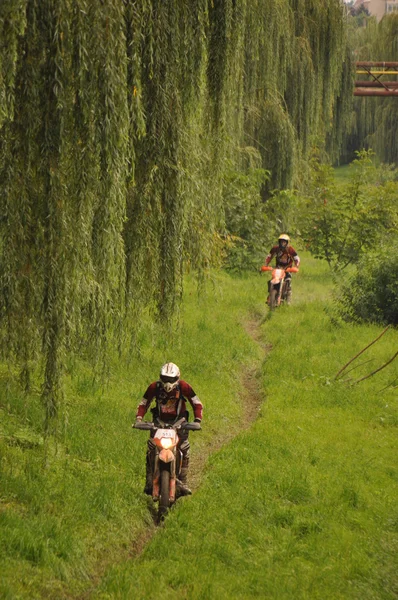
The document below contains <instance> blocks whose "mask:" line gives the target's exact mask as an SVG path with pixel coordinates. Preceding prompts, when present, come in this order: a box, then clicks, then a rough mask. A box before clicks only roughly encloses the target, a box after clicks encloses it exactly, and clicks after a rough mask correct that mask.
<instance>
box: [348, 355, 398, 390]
mask: <svg viewBox="0 0 398 600" xmlns="http://www.w3.org/2000/svg"><path fill="white" fill-rule="evenodd" d="M397 356H398V351H397V352H396V353H395V354H394V356H393V357H392V358H390V360H388V361H387V362H386V363H384V365H381V367H379V368H378V369H376V371H373V372H372V373H369V375H365V377H361V379H357V380H356V381H353V382H352V384H351V385H355V384H356V383H359V382H360V381H363V380H364V379H369V377H372V375H376V373H378V372H379V371H381V370H382V369H384V368H385V367H386V366H387V365H389V364H390V363H392V361H393V360H394V358H396V357H397Z"/></svg>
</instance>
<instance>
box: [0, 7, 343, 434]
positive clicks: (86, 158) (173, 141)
mask: <svg viewBox="0 0 398 600" xmlns="http://www.w3.org/2000/svg"><path fill="white" fill-rule="evenodd" d="M0 35H1V42H0V106H1V108H0V159H1V164H0V186H1V197H0V202H1V205H0V243H1V245H2V250H3V252H2V257H1V260H0V277H1V281H0V284H1V289H0V304H1V306H0V310H1V312H0V317H1V328H0V333H1V349H2V353H3V356H4V357H6V358H8V359H9V360H11V361H16V362H17V364H18V365H19V367H20V370H21V374H22V378H23V381H24V385H25V387H26V388H28V387H29V381H30V380H29V378H30V374H31V370H32V368H34V367H35V366H36V365H37V362H38V360H39V359H41V361H42V365H43V401H44V405H45V411H46V424H47V430H48V431H51V430H52V426H53V423H54V422H55V421H56V419H55V417H56V415H57V414H58V412H59V407H60V405H61V400H62V373H63V371H64V367H65V357H66V355H67V354H75V355H76V354H81V355H83V356H85V357H87V358H90V357H92V358H93V359H94V360H97V362H98V363H101V357H104V356H105V355H106V351H107V349H108V348H109V347H112V346H113V345H114V344H115V342H118V343H119V349H120V351H122V352H123V351H124V350H123V347H122V346H121V343H122V342H125V341H126V339H128V340H130V343H131V342H132V343H133V344H134V339H135V338H134V332H136V331H137V329H138V327H139V320H140V315H141V314H142V311H145V310H150V311H152V313H153V314H155V315H156V316H157V317H158V318H159V319H160V321H161V322H166V323H168V324H169V325H170V324H171V323H172V319H173V316H174V315H175V314H176V312H177V308H178V304H179V299H180V298H181V294H182V281H183V272H184V268H185V267H186V266H187V265H190V266H191V267H193V268H194V269H196V270H197V271H198V272H199V274H203V273H204V272H205V271H206V270H207V269H208V268H209V267H210V266H211V265H214V264H217V263H219V261H220V255H221V250H220V244H221V242H220V239H221V238H220V232H222V231H223V221H224V210H223V189H224V182H225V179H226V174H227V173H228V174H230V172H231V165H235V168H236V169H237V170H239V169H245V168H246V167H247V166H249V162H250V160H251V159H250V157H252V156H256V157H258V156H261V161H262V166H263V167H264V168H266V169H269V170H270V171H271V180H270V181H271V184H270V187H271V188H277V187H287V186H289V185H291V184H292V182H297V181H298V179H299V173H300V172H302V171H303V169H302V165H303V163H304V162H305V160H306V158H307V156H308V153H309V151H310V149H311V145H312V144H313V141H314V139H325V136H326V135H327V134H328V135H329V138H330V140H331V141H332V142H333V143H335V144H337V145H338V143H339V141H340V138H339V137H338V136H337V137H336V135H334V134H333V131H334V130H335V128H336V127H337V124H336V115H337V116H338V121H339V123H340V122H341V123H342V122H343V121H344V118H345V107H346V102H345V99H346V87H347V86H348V84H349V78H348V77H347V67H346V66H347V64H348V63H347V58H346V57H347V50H346V40H345V25H344V21H343V18H342V7H341V4H340V1H339V0H324V1H323V2H321V3H320V2H319V1H318V0H305V1H304V0H289V1H286V0H219V1H217V2H216V1H215V0H169V1H167V2H165V1H164V0H140V2H137V1H135V0H123V2H122V1H120V2H115V1H114V0H101V1H100V2H93V1H92V0H3V2H2V3H1V4H0ZM350 93H351V90H350ZM336 140H337V141H336ZM253 147H254V148H253Z"/></svg>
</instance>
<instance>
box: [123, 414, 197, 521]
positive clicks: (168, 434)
mask: <svg viewBox="0 0 398 600" xmlns="http://www.w3.org/2000/svg"><path fill="white" fill-rule="evenodd" d="M133 428H135V429H144V430H146V431H154V437H153V438H152V440H153V442H154V444H155V456H154V460H153V473H152V475H153V487H152V500H153V501H154V502H159V509H158V518H159V521H161V520H163V519H164V517H165V516H166V514H167V511H168V510H169V508H170V506H172V505H173V504H174V502H175V501H176V499H177V497H178V486H177V481H178V475H179V473H180V469H181V459H182V453H181V451H180V450H179V449H178V448H177V444H178V441H179V437H178V431H180V430H185V431H187V430H190V431H198V430H199V429H201V425H200V423H195V422H194V423H188V422H187V420H186V419H185V418H184V417H183V418H182V419H179V420H178V421H177V422H176V423H173V424H169V423H164V422H162V421H160V420H159V421H158V423H156V424H155V423H149V422H140V423H134V424H133Z"/></svg>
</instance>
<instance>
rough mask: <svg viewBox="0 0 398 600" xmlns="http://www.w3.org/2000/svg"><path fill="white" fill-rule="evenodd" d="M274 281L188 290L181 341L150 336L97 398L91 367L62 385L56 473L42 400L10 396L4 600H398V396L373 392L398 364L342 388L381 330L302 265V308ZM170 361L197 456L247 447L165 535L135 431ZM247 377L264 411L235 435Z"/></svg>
mask: <svg viewBox="0 0 398 600" xmlns="http://www.w3.org/2000/svg"><path fill="white" fill-rule="evenodd" d="M266 281H267V276H262V277H260V276H258V275H254V274H253V275H252V276H251V275H250V276H248V277H247V278H245V279H238V278H230V277H228V276H227V275H225V274H219V275H217V278H216V282H215V286H214V289H209V290H208V294H207V297H206V298H205V299H202V300H198V298H197V295H196V291H195V286H194V284H193V282H192V281H188V282H187V288H186V295H185V303H184V310H183V315H182V321H183V324H184V327H183V334H182V335H180V336H179V337H178V338H177V339H173V340H170V339H167V338H165V337H164V336H163V335H157V333H156V330H153V329H152V330H150V329H148V330H146V332H145V334H143V336H142V340H141V357H140V359H139V360H137V359H132V361H131V364H130V365H129V367H128V368H126V367H125V366H123V365H120V364H119V365H115V367H114V370H113V372H112V378H111V381H110V385H109V387H108V388H107V389H106V390H105V391H104V392H101V390H100V389H96V388H95V386H93V384H92V381H91V379H90V377H89V375H88V374H87V372H85V371H84V370H83V368H82V367H80V368H79V370H77V371H76V373H74V376H73V377H72V376H71V377H70V380H69V381H68V398H69V401H68V402H69V404H68V415H69V417H68V418H69V422H68V427H67V429H66V433H65V439H64V440H63V443H62V444H61V443H60V444H58V447H57V448H56V447H55V446H54V447H52V446H51V447H50V448H48V452H47V454H48V457H49V459H48V464H47V467H46V468H44V467H43V455H44V447H43V443H42V440H41V437H40V424H41V410H40V405H39V400H38V398H35V397H33V396H32V397H30V398H29V399H24V398H23V397H21V396H19V395H18V394H16V393H15V392H11V393H9V394H8V399H7V401H5V402H4V403H2V417H3V418H2V426H1V427H2V431H1V432H2V434H3V435H2V437H0V452H1V469H2V475H1V482H0V485H1V502H0V521H1V528H0V531H1V533H0V536H1V539H0V548H1V550H0V561H1V562H0V566H1V571H2V580H1V581H2V582H1V583H0V597H2V598H3V597H4V598H10V599H11V598H12V599H13V600H14V599H16V598H57V599H58V598H70V597H76V598H78V597H82V595H83V593H87V592H88V591H89V592H90V593H89V596H90V597H92V598H98V599H112V598H120V599H124V598H126V599H129V598H134V599H136V598H137V599H140V598H142V599H148V598H156V597H162V598H165V599H167V598H174V597H176V596H178V597H180V598H186V599H187V600H188V599H189V600H192V599H194V600H195V599H202V598H203V599H206V600H207V599H213V598H214V599H215V598H217V599H218V598H221V599H222V598H242V599H246V598H248V599H249V598H272V599H277V600H279V599H285V598H286V599H288V598H289V599H290V598H292V599H294V600H296V599H301V598H303V599H306V598H308V599H313V598H315V599H317V598H319V599H321V598H322V599H325V598H332V599H335V598H336V599H340V598H341V599H347V598H350V599H351V598H352V599H354V598H355V599H356V598H358V599H359V598H364V599H369V600H370V599H376V598H377V599H379V598H381V599H393V598H396V597H397V593H398V579H397V575H396V573H397V572H398V569H397V567H398V565H397V558H396V557H397V556H398V553H397V549H398V547H397V546H398V536H397V529H398V511H397V499H398V494H397V480H398V468H397V461H396V456H397V441H396V440H397V438H396V429H397V424H398V411H397V404H398V402H397V390H393V389H392V388H388V389H386V390H384V391H383V392H381V391H380V390H381V389H382V388H384V387H385V386H387V385H388V383H390V382H392V381H394V379H396V378H398V364H395V363H392V364H391V365H390V366H389V367H387V368H386V369H385V370H384V371H381V372H380V373H379V374H378V375H376V376H375V377H373V378H370V379H369V380H367V381H364V382H362V383H360V384H358V385H357V386H352V387H349V386H348V385H347V383H344V382H342V381H337V382H336V381H335V380H334V375H335V373H337V371H338V370H339V368H340V367H341V366H342V365H343V364H344V363H345V362H347V361H348V359H349V358H351V357H352V356H353V355H354V354H356V353H357V352H358V351H359V350H360V349H361V348H363V347H364V346H365V345H366V344H367V343H369V342H370V341H371V340H372V339H374V338H375V337H376V336H377V335H378V333H379V332H380V331H381V329H379V328H377V327H373V326H363V327H358V326H352V325H348V324H344V323H339V322H338V321H336V320H335V319H334V318H331V316H332V315H333V313H332V311H331V306H330V301H329V299H328V298H329V296H330V289H331V283H330V275H329V273H328V270H327V268H326V267H325V266H324V265H323V263H320V262H318V261H315V260H313V259H311V258H310V257H308V256H306V255H304V256H303V264H302V268H301V272H300V274H299V275H298V276H295V278H294V283H293V286H294V287H293V294H294V296H293V304H292V306H291V307H286V308H285V307H282V308H281V309H279V310H277V311H275V312H274V313H273V314H271V315H270V314H269V313H268V309H267V308H265V306H264V298H265V288H266ZM252 313H257V314H258V313H262V314H263V316H264V318H263V323H262V325H261V332H262V337H263V340H264V342H266V343H268V344H272V350H271V352H269V353H268V354H264V351H263V350H262V349H261V347H260V346H259V345H258V344H257V343H256V342H254V340H252V339H251V338H250V337H249V335H248V334H247V333H246V332H245V331H244V328H243V327H242V323H243V321H244V320H245V319H247V316H248V315H249V314H252ZM397 339H398V334H397V331H396V330H390V331H389V332H388V333H387V334H386V335H385V336H384V337H383V338H382V339H381V340H380V341H379V342H378V343H377V344H375V345H374V346H373V347H372V348H371V349H369V350H368V351H367V352H366V353H365V354H364V355H363V360H361V359H359V360H358V361H356V362H355V363H353V365H352V366H356V364H357V363H361V362H363V361H365V360H368V359H372V362H370V363H367V364H364V365H362V366H359V367H358V368H356V369H355V370H354V371H352V372H351V373H350V374H349V375H350V376H352V377H355V378H356V377H360V376H361V375H362V374H365V373H367V372H369V371H370V370H372V369H373V368H376V366H379V365H381V364H382V363H383V362H385V361H386V360H387V359H388V358H389V357H391V356H392V355H393V354H394V352H395V351H396V346H397ZM166 359H171V360H174V361H175V362H177V363H178V364H179V366H180V367H181V370H182V373H183V376H185V377H186V378H187V380H188V381H190V382H191V383H192V385H193V387H194V388H195V390H196V391H197V393H198V394H199V396H200V397H201V399H202V400H203V402H204V404H205V419H204V425H203V431H202V432H201V433H200V434H196V435H192V436H191V443H192V453H193V454H194V455H198V454H200V453H202V452H206V451H207V448H208V447H209V446H212V445H217V438H218V437H219V436H220V435H221V434H222V432H224V431H229V432H236V433H237V434H238V435H237V437H236V438H235V439H234V440H232V441H231V442H229V443H228V444H226V445H224V446H223V447H222V448H221V449H220V450H218V451H217V452H214V453H213V454H212V455H211V458H210V459H209V460H208V462H207V466H206V469H205V473H204V476H203V481H202V484H201V486H200V487H199V489H198V490H197V491H196V492H195V494H194V495H193V496H192V497H189V498H184V499H181V500H180V501H179V502H178V503H177V505H176V507H175V508H174V509H173V510H172V511H171V513H170V515H169V516H168V517H167V519H166V522H165V524H164V526H163V527H161V528H159V529H158V530H157V531H156V533H155V532H154V527H153V523H152V519H151V516H150V512H149V509H148V503H147V500H146V498H145V497H144V496H143V494H142V493H141V489H142V486H143V478H144V460H143V459H144V453H145V440H146V436H143V435H140V432H137V431H135V432H134V431H131V430H130V423H131V422H132V420H133V415H134V412H135V406H136V403H137V401H138V399H139V397H140V395H141V394H142V392H143V390H144V389H145V386H146V384H147V383H148V381H150V380H151V379H152V378H154V377H156V375H157V372H158V369H159V366H160V364H161V363H162V362H163V361H164V360H166ZM397 363H398V361H397ZM253 365H256V366H257V369H258V383H259V386H260V389H261V390H262V392H263V400H264V401H263V404H262V407H261V410H260V413H259V417H258V419H257V420H256V422H255V423H254V424H253V426H252V427H251V428H250V429H249V430H246V431H242V432H240V433H239V422H240V417H241V410H242V404H241V400H240V398H241V397H242V395H243V389H242V382H243V373H244V371H245V369H247V368H249V367H251V366H253ZM343 379H344V378H343ZM27 402H28V404H27ZM146 530H148V531H150V532H151V531H152V536H151V538H150V539H149V541H148V543H147V544H146V545H145V547H144V549H143V551H142V553H141V554H140V555H139V556H138V557H137V556H135V555H134V550H132V549H133V548H134V543H135V540H139V539H141V538H142V536H143V535H144V533H145V531H146ZM16 572H18V576H16Z"/></svg>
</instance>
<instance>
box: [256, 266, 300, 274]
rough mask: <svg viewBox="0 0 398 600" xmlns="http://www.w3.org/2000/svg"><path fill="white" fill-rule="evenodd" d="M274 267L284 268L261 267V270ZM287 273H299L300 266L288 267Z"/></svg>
mask: <svg viewBox="0 0 398 600" xmlns="http://www.w3.org/2000/svg"><path fill="white" fill-rule="evenodd" d="M274 269H283V267H265V266H264V267H261V271H273V270H274ZM284 270H285V271H286V273H298V267H287V269H284Z"/></svg>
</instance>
